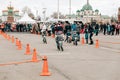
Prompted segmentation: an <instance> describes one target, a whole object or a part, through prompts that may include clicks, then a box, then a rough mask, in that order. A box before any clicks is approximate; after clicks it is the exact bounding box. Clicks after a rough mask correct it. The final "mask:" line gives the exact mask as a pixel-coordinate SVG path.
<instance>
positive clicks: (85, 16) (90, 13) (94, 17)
mask: <svg viewBox="0 0 120 80" xmlns="http://www.w3.org/2000/svg"><path fill="white" fill-rule="evenodd" d="M76 19H77V20H82V21H83V22H84V23H90V22H98V23H99V22H104V23H110V22H111V18H110V17H109V16H107V15H101V13H100V12H99V10H98V9H96V10H93V8H92V6H91V5H90V3H89V0H87V3H86V4H85V5H84V6H83V7H82V9H80V10H77V11H76Z"/></svg>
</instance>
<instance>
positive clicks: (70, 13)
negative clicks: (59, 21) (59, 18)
mask: <svg viewBox="0 0 120 80" xmlns="http://www.w3.org/2000/svg"><path fill="white" fill-rule="evenodd" d="M69 19H71V0H69Z"/></svg>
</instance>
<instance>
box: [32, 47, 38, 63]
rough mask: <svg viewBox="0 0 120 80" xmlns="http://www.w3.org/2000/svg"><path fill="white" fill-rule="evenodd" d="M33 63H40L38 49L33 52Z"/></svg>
mask: <svg viewBox="0 0 120 80" xmlns="http://www.w3.org/2000/svg"><path fill="white" fill-rule="evenodd" d="M32 62H38V59H37V52H36V49H34V50H33V57H32Z"/></svg>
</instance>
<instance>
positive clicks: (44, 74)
mask: <svg viewBox="0 0 120 80" xmlns="http://www.w3.org/2000/svg"><path fill="white" fill-rule="evenodd" d="M50 75H51V73H50V72H47V73H41V74H40V76H50Z"/></svg>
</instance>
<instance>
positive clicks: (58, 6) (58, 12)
mask: <svg viewBox="0 0 120 80" xmlns="http://www.w3.org/2000/svg"><path fill="white" fill-rule="evenodd" d="M57 13H58V15H57V18H58V20H59V16H60V15H59V0H58V11H57Z"/></svg>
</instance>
